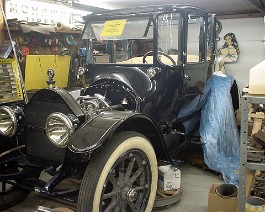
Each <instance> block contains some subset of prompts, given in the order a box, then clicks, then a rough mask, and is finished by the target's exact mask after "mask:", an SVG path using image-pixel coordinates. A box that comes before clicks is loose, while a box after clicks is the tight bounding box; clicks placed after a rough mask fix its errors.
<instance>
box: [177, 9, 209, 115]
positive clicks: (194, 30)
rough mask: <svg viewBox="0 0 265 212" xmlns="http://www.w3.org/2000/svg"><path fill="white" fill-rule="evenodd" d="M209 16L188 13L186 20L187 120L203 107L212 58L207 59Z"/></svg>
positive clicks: (184, 99) (183, 112) (184, 100)
mask: <svg viewBox="0 0 265 212" xmlns="http://www.w3.org/2000/svg"><path fill="white" fill-rule="evenodd" d="M206 26H208V14H207V12H206V11H204V10H197V9H196V10H192V9H189V10H187V11H186V14H185V18H184V27H183V28H184V33H185V34H184V45H185V46H184V48H183V56H184V68H183V93H182V103H181V111H180V114H179V116H178V118H185V117H188V116H190V115H192V114H193V113H194V112H196V111H198V110H199V109H200V107H201V105H202V101H203V100H205V99H204V98H202V94H203V88H204V86H205V83H206V80H207V71H208V64H209V60H210V58H209V57H208V58H207V29H206Z"/></svg>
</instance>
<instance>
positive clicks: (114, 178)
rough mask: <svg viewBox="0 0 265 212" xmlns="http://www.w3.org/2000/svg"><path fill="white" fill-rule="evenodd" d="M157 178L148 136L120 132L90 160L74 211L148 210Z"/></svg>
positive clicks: (154, 156)
mask: <svg viewBox="0 0 265 212" xmlns="http://www.w3.org/2000/svg"><path fill="white" fill-rule="evenodd" d="M121 167H122V169H121ZM157 178H158V174H157V161H156V155H155V152H154V149H153V147H152V145H151V144H150V142H149V141H148V140H147V138H145V137H144V136H143V135H141V134H139V133H136V132H121V133H119V134H118V135H117V136H115V137H114V138H113V140H111V141H109V143H108V144H107V145H106V146H104V147H103V149H102V150H101V151H100V152H99V154H98V155H97V157H95V158H94V159H93V160H92V161H91V162H90V163H89V165H88V167H87V170H86V172H85V174H84V177H83V180H82V183H81V187H80V192H79V196H78V203H77V211H78V212H88V211H89V212H90V211H91V212H102V211H121V212H129V211H130V210H131V211H146V212H150V211H152V208H153V204H154V201H155V196H156V189H157Z"/></svg>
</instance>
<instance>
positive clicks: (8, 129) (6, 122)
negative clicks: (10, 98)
mask: <svg viewBox="0 0 265 212" xmlns="http://www.w3.org/2000/svg"><path fill="white" fill-rule="evenodd" d="M16 130H17V117H16V114H15V112H14V111H13V109H12V108H10V107H8V106H1V107H0V134H1V135H4V136H8V137H11V136H13V135H14V134H15V133H16Z"/></svg>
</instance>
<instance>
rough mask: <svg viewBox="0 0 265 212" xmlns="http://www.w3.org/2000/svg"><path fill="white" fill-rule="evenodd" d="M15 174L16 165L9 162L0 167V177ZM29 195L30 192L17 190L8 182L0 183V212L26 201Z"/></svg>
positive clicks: (16, 170)
mask: <svg viewBox="0 0 265 212" xmlns="http://www.w3.org/2000/svg"><path fill="white" fill-rule="evenodd" d="M16 172H18V168H17V163H12V162H10V163H5V164H1V165H0V175H1V174H3V175H4V174H11V173H16ZM29 194H30V191H26V190H23V189H20V188H17V187H15V186H13V185H11V184H9V183H8V182H5V181H0V211H4V210H6V209H8V208H10V207H12V206H14V205H17V204H19V203H20V202H22V201H23V200H24V199H26V198H27V196H28V195H29Z"/></svg>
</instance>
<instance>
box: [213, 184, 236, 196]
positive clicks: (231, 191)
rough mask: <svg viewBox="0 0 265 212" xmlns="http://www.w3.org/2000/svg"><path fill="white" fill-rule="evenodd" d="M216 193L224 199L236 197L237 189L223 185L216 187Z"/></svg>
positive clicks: (229, 185)
mask: <svg viewBox="0 0 265 212" xmlns="http://www.w3.org/2000/svg"><path fill="white" fill-rule="evenodd" d="M215 192H216V193H217V194H218V195H219V196H222V197H236V196H237V187H236V186H235V185H233V184H221V185H219V186H217V187H216V189H215Z"/></svg>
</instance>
